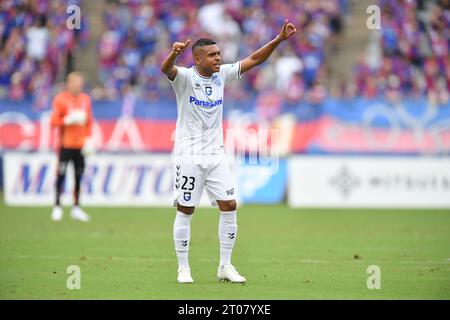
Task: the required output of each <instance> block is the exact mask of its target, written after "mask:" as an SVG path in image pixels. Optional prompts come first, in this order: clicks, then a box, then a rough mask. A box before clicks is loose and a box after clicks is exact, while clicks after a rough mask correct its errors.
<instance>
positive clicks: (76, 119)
mask: <svg viewBox="0 0 450 320" xmlns="http://www.w3.org/2000/svg"><path fill="white" fill-rule="evenodd" d="M86 118H87V115H86V112H85V111H83V110H76V111H72V112H71V113H69V114H68V115H67V116H65V117H64V124H65V125H72V124H77V125H83V124H85V123H86V120H87V119H86Z"/></svg>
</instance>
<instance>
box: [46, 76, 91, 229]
mask: <svg viewBox="0 0 450 320" xmlns="http://www.w3.org/2000/svg"><path fill="white" fill-rule="evenodd" d="M83 86H84V79H83V76H82V75H81V74H80V73H78V72H72V73H70V74H69V75H68V76H67V81H66V90H65V91H64V92H61V93H59V94H58V95H56V96H55V98H54V99H53V103H52V108H53V112H52V115H51V120H50V123H51V125H52V127H53V128H55V127H56V128H58V129H59V133H60V145H59V147H58V149H59V150H58V154H59V155H58V166H57V175H56V199H55V206H54V207H53V211H52V214H51V219H52V220H53V221H59V220H61V219H62V217H63V210H62V207H61V203H60V198H61V193H62V189H63V184H64V179H65V176H66V170H67V166H68V164H69V163H70V162H73V165H74V169H75V170H74V172H75V188H74V191H73V208H72V210H71V217H72V218H73V219H76V220H81V221H89V220H90V217H89V215H88V214H86V213H85V212H84V211H83V210H82V209H81V208H80V207H79V199H80V184H81V178H82V176H83V172H84V167H85V160H84V157H85V155H86V154H87V153H88V152H90V151H91V150H89V149H92V147H91V146H90V145H91V143H90V139H89V138H90V135H91V130H92V122H93V116H92V107H91V99H90V98H89V96H88V95H87V94H86V93H83Z"/></svg>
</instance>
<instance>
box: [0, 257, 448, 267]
mask: <svg viewBox="0 0 450 320" xmlns="http://www.w3.org/2000/svg"><path fill="white" fill-rule="evenodd" d="M85 258H86V260H90V261H95V260H106V261H176V257H173V258H172V257H170V258H169V257H167V258H166V257H113V256H111V257H95V258H92V257H89V256H88V257H85ZM0 259H42V260H80V261H84V259H83V256H80V257H62V256H43V255H39V256H31V255H18V256H0ZM191 259H192V261H199V262H216V260H217V259H215V258H211V259H205V258H197V259H195V258H191ZM245 261H246V262H250V263H274V262H275V263H280V264H282V263H304V264H322V263H323V264H335V263H354V262H366V263H369V262H370V263H375V262H376V263H378V264H383V263H400V264H447V265H450V261H449V260H440V261H414V260H378V261H376V260H373V259H370V260H362V259H361V260H359V259H358V260H356V259H355V260H314V259H298V260H297V259H289V260H282V261H280V260H273V259H248V260H245Z"/></svg>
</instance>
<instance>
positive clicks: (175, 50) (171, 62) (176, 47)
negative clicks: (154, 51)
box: [161, 39, 191, 80]
mask: <svg viewBox="0 0 450 320" xmlns="http://www.w3.org/2000/svg"><path fill="white" fill-rule="evenodd" d="M190 42H191V39H188V40H186V42H175V43H174V44H173V46H172V51H171V52H170V53H169V55H168V56H167V58H166V59H165V60H164V62H163V63H162V65H161V71H162V72H163V73H165V74H166V75H167V78H169V79H170V80H173V79H175V76H176V75H177V67H175V60H176V59H177V57H178V56H179V55H180V54H182V53H183V51H184V50H185V49H186V48H187V46H188V45H189V43H190Z"/></svg>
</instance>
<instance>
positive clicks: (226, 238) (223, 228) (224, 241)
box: [219, 210, 237, 266]
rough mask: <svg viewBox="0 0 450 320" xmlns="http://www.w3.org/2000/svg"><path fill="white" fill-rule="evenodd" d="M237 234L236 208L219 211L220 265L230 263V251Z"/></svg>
mask: <svg viewBox="0 0 450 320" xmlns="http://www.w3.org/2000/svg"><path fill="white" fill-rule="evenodd" d="M236 236H237V218H236V210H234V211H221V212H220V219H219V242H220V266H223V265H225V264H231V252H232V251H233V247H234V242H235V241H236Z"/></svg>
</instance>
